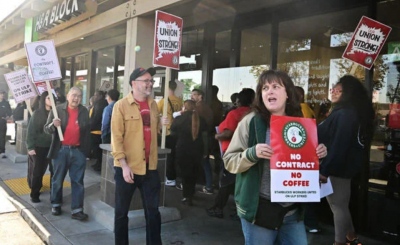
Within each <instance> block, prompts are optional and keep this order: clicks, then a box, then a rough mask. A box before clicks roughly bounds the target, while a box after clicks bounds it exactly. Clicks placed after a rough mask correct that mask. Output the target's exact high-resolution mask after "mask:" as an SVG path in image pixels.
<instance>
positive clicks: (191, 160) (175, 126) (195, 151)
mask: <svg viewBox="0 0 400 245" xmlns="http://www.w3.org/2000/svg"><path fill="white" fill-rule="evenodd" d="M183 108H184V109H183V113H182V115H181V116H179V117H177V118H175V119H174V121H173V123H172V125H171V131H172V133H173V134H174V135H175V136H176V139H177V141H176V148H175V149H176V155H175V159H176V162H177V165H178V167H179V168H180V172H181V176H182V188H183V199H182V203H183V204H185V205H189V206H191V205H193V204H192V196H193V194H194V193H195V186H196V179H197V173H198V169H199V167H200V165H201V160H202V158H203V148H204V145H203V139H202V133H206V132H207V124H206V122H205V120H204V119H203V118H202V117H200V116H199V114H198V113H197V111H196V110H195V108H196V104H195V102H194V101H192V100H186V101H185V102H184V104H183Z"/></svg>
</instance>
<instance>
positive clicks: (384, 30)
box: [342, 16, 392, 69]
mask: <svg viewBox="0 0 400 245" xmlns="http://www.w3.org/2000/svg"><path fill="white" fill-rule="evenodd" d="M391 30H392V28H391V27H390V26H387V25H384V24H382V23H380V22H378V21H376V20H373V19H370V18H368V17H366V16H363V17H362V18H361V20H360V22H359V23H358V25H357V28H356V30H355V31H354V34H353V37H352V38H351V40H350V42H349V43H348V44H347V47H346V50H345V51H344V53H343V55H342V57H343V58H345V59H349V60H351V61H353V62H355V63H357V64H359V65H361V66H363V67H365V68H367V69H371V67H372V65H373V64H374V62H375V59H376V58H377V57H378V55H379V52H380V51H381V49H382V47H383V45H384V44H385V41H386V39H387V37H388V36H389V33H390V31H391Z"/></svg>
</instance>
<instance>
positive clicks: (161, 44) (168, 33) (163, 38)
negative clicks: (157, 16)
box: [156, 20, 181, 60]
mask: <svg viewBox="0 0 400 245" xmlns="http://www.w3.org/2000/svg"><path fill="white" fill-rule="evenodd" d="M157 29H158V30H157V40H158V43H157V46H158V54H157V58H156V60H158V59H160V58H162V55H163V54H173V53H177V52H179V39H180V36H181V33H180V29H179V26H178V25H177V24H176V23H175V22H165V21H162V20H160V21H159V22H158V28H157Z"/></svg>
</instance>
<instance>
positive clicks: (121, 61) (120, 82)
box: [116, 46, 129, 98]
mask: <svg viewBox="0 0 400 245" xmlns="http://www.w3.org/2000/svg"><path fill="white" fill-rule="evenodd" d="M117 65H118V73H117V86H116V88H117V89H119V91H120V98H122V97H123V91H124V72H125V46H121V47H119V52H118V59H117ZM127 72H129V71H127Z"/></svg>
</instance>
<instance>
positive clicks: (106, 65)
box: [95, 48, 115, 91]
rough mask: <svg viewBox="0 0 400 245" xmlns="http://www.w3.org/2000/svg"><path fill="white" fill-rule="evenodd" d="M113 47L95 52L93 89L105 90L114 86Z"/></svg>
mask: <svg viewBox="0 0 400 245" xmlns="http://www.w3.org/2000/svg"><path fill="white" fill-rule="evenodd" d="M114 65H115V48H108V49H102V50H99V51H98V52H97V64H96V85H95V89H99V90H102V91H107V90H109V89H111V88H114Z"/></svg>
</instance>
